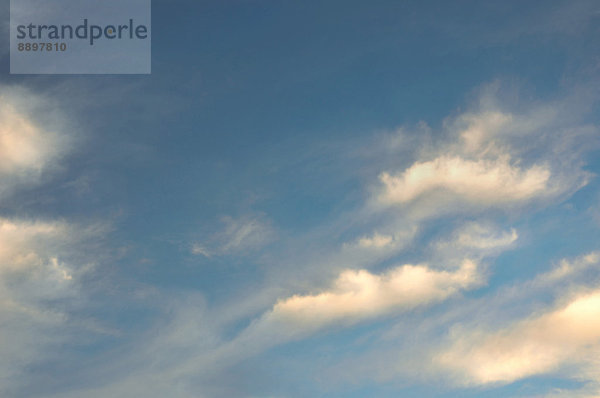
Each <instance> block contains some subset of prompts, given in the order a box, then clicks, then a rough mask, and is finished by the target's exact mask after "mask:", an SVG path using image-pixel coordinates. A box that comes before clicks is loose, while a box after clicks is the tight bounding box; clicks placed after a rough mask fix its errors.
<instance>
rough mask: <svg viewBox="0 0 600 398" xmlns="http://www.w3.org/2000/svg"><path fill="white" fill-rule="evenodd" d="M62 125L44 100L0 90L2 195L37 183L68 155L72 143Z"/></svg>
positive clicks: (19, 92) (0, 172)
mask: <svg viewBox="0 0 600 398" xmlns="http://www.w3.org/2000/svg"><path fill="white" fill-rule="evenodd" d="M62 123H63V122H62V120H61V116H60V114H59V112H58V111H56V110H55V109H52V108H50V107H49V104H47V103H46V101H45V100H43V99H42V98H40V97H38V96H34V95H32V94H31V93H27V92H25V91H23V90H17V89H14V88H10V89H9V88H6V87H0V177H1V182H0V194H2V193H6V192H7V191H9V190H10V189H12V188H14V186H15V185H18V184H22V183H30V182H34V181H36V179H37V178H38V177H39V176H40V174H41V173H42V171H43V170H44V169H46V168H48V167H49V166H50V165H51V164H52V162H53V161H54V160H56V159H57V158H58V157H59V156H60V155H61V154H62V153H63V152H64V150H65V148H66V146H67V141H68V140H67V135H66V134H65V132H64V126H62Z"/></svg>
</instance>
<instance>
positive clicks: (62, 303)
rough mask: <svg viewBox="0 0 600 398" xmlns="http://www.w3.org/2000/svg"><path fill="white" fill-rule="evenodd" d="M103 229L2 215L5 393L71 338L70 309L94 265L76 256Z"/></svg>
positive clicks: (0, 352)
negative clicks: (68, 331)
mask: <svg viewBox="0 0 600 398" xmlns="http://www.w3.org/2000/svg"><path fill="white" fill-rule="evenodd" d="M98 231H99V230H98V229H95V228H91V229H86V228H78V227H75V226H72V225H69V224H67V223H64V222H43V221H24V220H14V219H10V220H9V219H5V218H0V318H2V320H3V322H2V325H1V326H0V340H2V342H3V344H0V375H2V379H0V386H1V387H0V392H3V393H4V394H7V395H10V391H12V390H11V389H13V388H16V386H17V385H19V384H20V383H22V382H23V379H22V377H24V376H23V375H22V373H21V372H22V371H23V370H24V369H26V368H27V367H28V366H32V365H33V364H35V363H37V362H38V361H42V360H43V359H44V358H46V354H47V353H48V351H49V350H50V349H51V347H57V346H58V345H59V344H61V343H64V342H65V339H66V338H67V336H66V333H65V332H66V330H68V320H69V315H68V314H69V311H70V309H72V308H74V307H76V306H78V305H80V304H81V303H82V302H83V296H82V293H81V290H80V283H79V279H80V277H81V276H82V275H83V274H84V273H86V272H87V271H89V269H90V265H91V264H92V260H88V261H89V263H83V264H81V263H79V264H74V263H71V261H72V260H73V259H75V258H77V257H79V256H78V255H75V252H76V251H77V246H79V245H81V244H82V242H84V241H85V240H86V239H90V238H91V237H95V232H98Z"/></svg>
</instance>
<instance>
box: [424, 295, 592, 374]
mask: <svg viewBox="0 0 600 398" xmlns="http://www.w3.org/2000/svg"><path fill="white" fill-rule="evenodd" d="M599 349H600V291H592V292H590V293H587V294H580V295H579V296H577V297H575V298H573V299H571V300H570V301H569V302H568V303H567V304H566V305H563V306H561V307H560V308H557V309H555V310H552V311H550V312H547V313H545V314H542V315H533V316H532V317H531V318H529V319H524V320H522V321H519V322H516V323H514V324H513V325H511V326H509V327H506V328H504V329H502V330H498V331H493V332H486V331H483V330H474V331H463V330H456V331H455V332H454V338H453V342H452V344H451V346H450V348H449V349H448V350H446V351H445V352H443V353H442V354H440V355H439V356H437V358H436V361H437V362H438V363H439V364H441V365H442V366H444V367H446V368H447V369H448V370H449V371H450V372H458V373H460V376H459V377H460V378H461V380H462V382H464V383H466V384H487V383H509V382H512V381H515V380H519V379H522V378H525V377H529V376H533V375H539V374H548V373H551V372H554V371H557V370H559V369H560V368H561V367H564V366H567V365H578V366H585V365H589V361H590V360H591V359H592V358H593V357H590V355H594V352H596V351H598V350H599Z"/></svg>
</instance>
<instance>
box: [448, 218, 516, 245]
mask: <svg viewBox="0 0 600 398" xmlns="http://www.w3.org/2000/svg"><path fill="white" fill-rule="evenodd" d="M456 235H457V236H456V240H455V243H456V244H457V245H459V246H462V247H466V248H474V249H481V250H493V249H498V248H505V247H507V246H510V245H512V244H513V243H514V242H516V241H517V239H518V238H519V235H518V234H517V231H516V230H515V229H514V228H513V229H511V230H510V231H503V232H501V231H497V230H496V229H495V228H492V227H490V226H486V225H483V224H479V223H469V224H467V225H466V226H464V227H463V228H461V229H460V230H459V231H458V232H457V234H456Z"/></svg>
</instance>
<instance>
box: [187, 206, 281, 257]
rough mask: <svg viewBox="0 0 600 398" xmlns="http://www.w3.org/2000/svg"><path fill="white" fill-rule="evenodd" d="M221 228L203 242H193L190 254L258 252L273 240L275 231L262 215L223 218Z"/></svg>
mask: <svg viewBox="0 0 600 398" xmlns="http://www.w3.org/2000/svg"><path fill="white" fill-rule="evenodd" d="M221 222H222V224H223V228H222V229H221V230H220V231H218V232H216V233H214V234H213V235H212V236H211V237H210V238H209V239H208V240H207V241H205V242H195V243H193V244H192V246H191V249H190V251H191V253H192V254H194V255H202V256H204V257H211V256H213V255H236V254H247V253H248V252H250V251H254V250H258V249H260V248H262V247H263V246H265V245H266V244H268V243H269V242H271V241H272V240H273V239H274V238H275V231H274V229H273V227H272V225H271V223H270V222H269V220H267V219H266V217H264V216H263V215H246V216H243V217H240V218H237V219H236V218H233V217H229V216H226V217H223V218H222V219H221Z"/></svg>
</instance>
